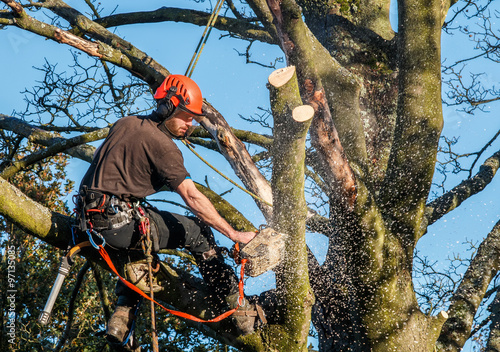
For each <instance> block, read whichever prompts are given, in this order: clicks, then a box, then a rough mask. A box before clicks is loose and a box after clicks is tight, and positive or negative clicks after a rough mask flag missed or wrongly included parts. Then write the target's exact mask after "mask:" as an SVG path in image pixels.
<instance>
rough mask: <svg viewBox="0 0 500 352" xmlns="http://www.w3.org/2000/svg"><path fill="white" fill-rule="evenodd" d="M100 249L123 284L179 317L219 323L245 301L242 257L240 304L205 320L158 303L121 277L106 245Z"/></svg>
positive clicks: (243, 260) (242, 262) (200, 321)
mask: <svg viewBox="0 0 500 352" xmlns="http://www.w3.org/2000/svg"><path fill="white" fill-rule="evenodd" d="M98 251H99V254H100V255H101V256H102V258H103V259H104V260H105V261H106V263H107V264H108V266H109V268H110V269H111V271H112V272H113V273H115V275H117V276H118V277H119V278H120V280H121V282H123V284H125V285H126V286H127V287H128V288H130V289H131V290H133V291H135V292H137V293H138V294H139V295H141V296H142V297H144V298H146V299H148V300H150V301H152V302H154V303H156V304H157V305H158V306H160V307H161V308H162V309H164V310H165V311H167V312H168V313H170V314H173V315H176V316H178V317H181V318H185V319H189V320H192V321H196V322H198V323H217V322H219V321H221V320H223V319H225V318H227V317H228V316H230V315H231V314H233V313H234V312H236V310H238V308H239V307H240V306H241V304H242V303H243V299H244V297H245V296H244V292H243V285H244V283H243V278H244V274H245V263H246V261H247V260H246V259H242V260H241V272H240V281H239V283H238V290H239V293H240V297H239V298H238V305H237V306H236V308H234V309H231V310H229V311H227V312H225V313H223V314H221V315H219V316H218V317H215V318H213V319H209V320H203V319H200V318H198V317H195V316H194V315H191V314H188V313H183V312H179V311H177V310H172V309H168V308H166V307H164V306H163V305H161V304H160V303H158V302H157V301H156V300H154V299H151V297H149V296H148V295H147V294H146V293H144V291H142V290H141V289H140V288H138V287H137V286H135V285H134V284H132V283H131V282H128V281H127V280H125V279H124V278H123V277H121V276H120V274H118V271H117V270H116V268H115V265H114V264H113V262H112V261H111V258H110V257H109V254H108V252H106V250H105V249H104V247H103V246H102V245H99V249H98Z"/></svg>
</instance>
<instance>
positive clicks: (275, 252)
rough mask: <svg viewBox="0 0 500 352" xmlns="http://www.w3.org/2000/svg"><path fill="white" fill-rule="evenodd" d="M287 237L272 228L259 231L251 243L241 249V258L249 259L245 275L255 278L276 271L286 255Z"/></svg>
mask: <svg viewBox="0 0 500 352" xmlns="http://www.w3.org/2000/svg"><path fill="white" fill-rule="evenodd" d="M285 239H286V235H285V234H282V233H279V232H276V231H275V230H273V229H272V228H270V227H267V228H264V229H262V230H260V231H259V233H258V234H257V236H255V237H254V238H253V239H252V240H251V241H250V242H248V243H247V244H246V245H244V246H243V247H240V253H239V256H240V258H244V259H247V263H246V265H245V274H247V275H249V276H252V277H255V276H259V275H261V274H262V273H264V272H266V271H268V270H272V269H274V268H275V267H276V266H277V265H278V264H279V263H280V262H281V260H282V258H283V256H284V253H285Z"/></svg>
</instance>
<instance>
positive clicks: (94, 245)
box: [87, 230, 106, 249]
mask: <svg viewBox="0 0 500 352" xmlns="http://www.w3.org/2000/svg"><path fill="white" fill-rule="evenodd" d="M87 235H88V236H89V242H90V244H91V245H92V247H94V248H95V249H99V247H104V246H105V245H106V240H105V239H104V237H102V235H101V234H100V233H99V232H97V231H96V230H87ZM92 235H96V236H97V237H98V238H100V239H101V241H102V243H101V244H100V245H97V244H96V243H95V242H94V239H93V238H92Z"/></svg>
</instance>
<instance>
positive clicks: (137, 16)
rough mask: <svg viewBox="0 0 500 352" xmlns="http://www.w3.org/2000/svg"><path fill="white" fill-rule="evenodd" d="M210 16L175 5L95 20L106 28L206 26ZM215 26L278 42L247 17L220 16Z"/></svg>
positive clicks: (253, 38) (253, 37) (266, 41)
mask: <svg viewBox="0 0 500 352" xmlns="http://www.w3.org/2000/svg"><path fill="white" fill-rule="evenodd" d="M209 17H210V14H209V13H206V12H202V11H196V10H189V9H179V8H173V7H162V8H159V9H157V10H154V11H142V12H133V13H120V14H116V15H110V16H106V17H102V18H99V19H97V20H95V22H96V23H98V24H100V25H101V26H103V27H104V28H110V27H117V26H124V25H129V24H136V23H155V22H183V23H191V24H194V25H197V26H205V25H206V24H207V21H208V19H209ZM214 28H216V29H219V30H221V31H227V32H231V33H234V34H237V35H238V36H239V37H242V38H244V39H251V40H258V41H261V42H263V43H269V44H276V42H275V41H274V40H273V38H272V36H271V35H270V34H269V33H268V32H267V31H266V30H264V29H263V28H262V27H261V26H257V25H255V24H253V23H251V22H249V21H246V20H245V19H234V18H230V17H223V16H219V17H218V19H217V21H216V22H215V24H214Z"/></svg>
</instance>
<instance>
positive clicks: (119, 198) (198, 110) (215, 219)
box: [80, 75, 256, 345]
mask: <svg viewBox="0 0 500 352" xmlns="http://www.w3.org/2000/svg"><path fill="white" fill-rule="evenodd" d="M154 98H155V99H156V101H157V109H156V111H155V112H153V113H152V114H151V115H149V116H127V117H124V118H122V119H120V120H119V121H117V122H116V123H115V125H114V126H113V128H111V130H110V132H109V135H108V137H107V138H106V140H105V141H104V143H103V144H102V145H101V146H100V147H99V149H98V150H97V151H96V154H95V157H94V160H93V162H92V164H91V166H90V168H89V170H88V171H87V173H86V174H85V176H84V178H83V180H82V183H81V186H80V196H81V198H80V199H81V204H80V208H81V209H82V210H81V213H82V218H84V219H85V220H84V221H86V224H85V225H87V226H92V228H93V229H95V230H97V231H98V232H99V233H101V235H102V236H103V237H104V239H105V240H106V244H107V245H109V246H110V247H111V248H115V249H118V250H123V251H126V250H129V249H134V248H140V243H139V242H140V240H141V234H140V232H139V231H138V218H137V216H135V212H136V211H138V210H139V211H140V209H137V207H138V205H137V204H138V203H137V200H141V199H143V198H145V197H146V196H149V195H151V194H153V193H155V192H157V191H159V190H160V189H161V188H162V187H164V186H166V187H168V188H170V189H171V190H173V191H175V192H177V193H178V194H179V195H180V196H181V197H182V199H183V200H184V202H185V203H186V205H187V206H189V208H190V209H191V210H192V212H193V213H194V214H195V215H196V217H185V216H181V215H178V214H172V213H169V212H165V211H159V210H157V209H155V208H152V207H148V208H146V209H144V208H142V210H143V211H144V210H146V212H147V215H148V217H149V219H150V222H151V234H152V237H153V248H154V250H155V251H158V250H159V249H163V248H187V249H188V250H189V251H190V252H191V253H192V255H193V256H194V257H195V259H196V261H197V264H198V266H199V269H200V273H201V275H202V277H203V279H204V281H205V282H206V283H207V284H208V286H209V288H210V289H211V290H212V292H213V293H214V294H215V295H216V296H217V297H219V298H220V299H221V300H224V299H225V300H226V302H227V303H228V304H229V305H230V306H231V307H232V308H233V307H234V306H235V305H236V301H237V298H238V293H237V292H238V287H237V284H238V280H237V277H236V275H235V274H234V271H233V269H232V268H231V267H230V266H228V265H227V264H225V263H224V260H223V258H222V256H221V255H220V251H217V248H216V245H215V241H214V238H213V234H212V232H211V230H210V227H211V228H214V229H215V230H217V231H219V232H220V233H222V234H223V235H225V236H227V237H228V238H230V239H231V240H233V241H234V242H240V243H248V242H249V241H250V240H251V239H252V238H253V237H254V236H255V233H253V232H239V231H236V230H235V229H233V228H232V227H231V226H230V225H229V224H228V223H227V222H226V221H225V220H224V219H223V218H222V217H221V216H220V215H219V214H218V212H217V211H216V209H215V208H214V206H213V205H212V203H211V202H210V201H209V199H208V198H206V197H205V196H204V195H203V194H202V193H201V192H199V191H198V189H197V188H196V187H195V184H194V182H193V181H192V180H191V178H190V175H189V173H188V172H187V171H186V169H185V167H184V160H183V157H182V154H181V152H180V150H179V149H178V148H177V146H176V144H175V143H174V141H173V139H176V138H184V136H185V135H186V133H188V130H189V129H190V128H191V127H192V124H193V119H194V120H197V121H201V119H202V118H203V112H202V104H203V99H202V95H201V91H200V89H199V87H198V86H197V84H196V83H195V82H194V81H193V80H191V79H190V78H188V77H186V76H182V75H170V76H168V77H167V78H166V79H165V80H164V82H163V83H162V85H161V86H160V87H159V88H158V89H157V90H156V93H155V95H154ZM132 204H135V205H134V206H132ZM85 225H84V226H85ZM116 292H117V296H118V301H117V307H116V310H115V313H114V314H113V316H112V317H111V319H110V321H109V322H108V327H107V331H106V333H107V338H108V340H109V341H111V342H112V343H116V344H124V343H127V344H128V345H130V344H131V342H130V341H127V339H128V336H129V335H130V334H129V332H130V330H131V325H132V322H133V320H134V317H135V311H136V310H137V305H138V301H139V299H138V295H137V294H136V293H135V292H133V291H131V290H130V289H128V288H127V287H126V286H124V285H123V284H121V282H120V281H119V282H118V284H117V289H116ZM240 309H245V310H250V311H252V312H247V313H252V314H244V315H241V314H240V315H237V316H236V317H234V318H233V319H234V321H235V324H236V326H237V327H238V328H239V329H240V331H241V333H242V334H247V333H250V332H252V331H253V328H254V322H255V319H256V318H255V314H253V313H254V312H253V311H254V310H255V309H256V307H255V306H254V305H253V306H252V305H250V304H248V303H247V304H246V305H245V306H244V307H240ZM249 315H250V316H253V317H252V318H249V317H248V316H249Z"/></svg>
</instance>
